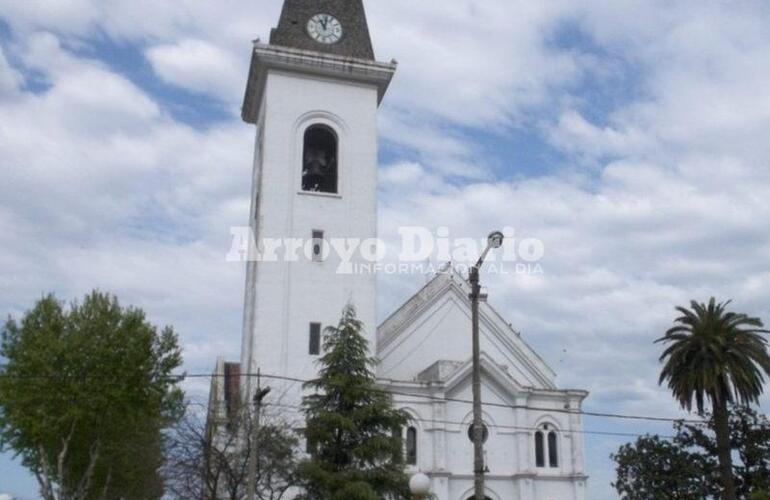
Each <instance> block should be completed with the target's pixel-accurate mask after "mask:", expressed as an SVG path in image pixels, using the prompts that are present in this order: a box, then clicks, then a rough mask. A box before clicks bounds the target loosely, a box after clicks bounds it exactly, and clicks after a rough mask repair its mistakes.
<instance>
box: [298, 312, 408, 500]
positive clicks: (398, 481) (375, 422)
mask: <svg viewBox="0 0 770 500" xmlns="http://www.w3.org/2000/svg"><path fill="white" fill-rule="evenodd" d="M362 330H363V324H362V323H361V321H359V320H358V319H357V317H356V311H355V308H354V307H353V306H352V305H348V306H346V307H345V309H344V310H343V312H342V318H341V319H340V321H339V324H338V326H337V327H329V328H327V329H326V330H325V331H324V352H325V354H324V355H323V357H321V359H320V361H319V363H320V365H321V369H320V372H319V376H318V378H317V379H315V380H312V381H310V382H308V383H306V384H305V388H306V389H311V390H312V391H313V394H312V395H310V396H307V397H306V398H305V399H304V411H305V415H306V430H305V437H306V439H307V440H308V443H312V446H311V448H312V449H313V452H312V453H311V457H310V459H308V460H306V461H305V462H303V463H302V464H301V465H300V469H299V470H300V476H301V478H302V479H303V483H304V484H303V486H304V487H305V490H306V495H305V496H306V498H307V499H312V500H380V499H383V498H407V497H408V495H409V490H408V479H407V477H406V474H405V473H404V463H403V454H402V440H401V434H400V432H398V431H395V430H396V429H400V428H402V427H403V426H404V425H405V424H406V422H407V417H406V415H405V414H404V413H403V412H401V411H398V410H395V409H394V408H393V406H392V401H391V398H390V395H389V394H387V393H386V392H384V391H383V390H382V389H380V388H378V387H377V386H376V380H375V376H374V372H373V367H374V365H375V361H374V360H373V359H372V358H370V357H369V355H368V347H369V346H368V342H367V341H366V339H365V338H364V337H363V335H362V334H361V332H362Z"/></svg>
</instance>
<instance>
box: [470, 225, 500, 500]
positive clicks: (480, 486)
mask: <svg viewBox="0 0 770 500" xmlns="http://www.w3.org/2000/svg"><path fill="white" fill-rule="evenodd" d="M502 245H503V233H501V232H500V231H495V232H493V233H491V234H490V235H489V237H488V238H487V247H486V248H485V249H484V251H483V252H482V253H481V256H480V257H479V260H478V261H477V262H476V265H474V266H473V267H471V269H470V273H469V276H468V281H469V282H470V285H471V293H470V295H469V297H470V299H471V323H472V336H473V478H474V479H473V487H474V492H475V495H474V497H475V500H484V442H483V439H484V438H483V436H484V427H483V425H484V424H483V422H482V415H481V362H480V348H479V300H480V299H486V296H482V294H481V285H480V284H479V270H480V269H481V266H482V264H484V259H485V258H486V256H487V254H488V253H489V251H490V250H491V249H493V248H500V247H501V246H502Z"/></svg>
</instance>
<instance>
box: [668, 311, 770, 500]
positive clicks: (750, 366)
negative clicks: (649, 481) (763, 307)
mask: <svg viewBox="0 0 770 500" xmlns="http://www.w3.org/2000/svg"><path fill="white" fill-rule="evenodd" d="M729 304H730V302H729V301H728V302H723V303H719V304H717V303H716V301H715V300H714V298H713V297H712V298H711V300H710V301H709V303H708V305H707V304H701V303H698V302H696V301H692V302H691V303H690V307H691V308H690V309H686V308H684V307H677V310H678V311H679V312H680V313H681V316H679V317H678V318H676V320H675V325H674V326H673V327H672V328H670V329H669V330H668V331H667V332H666V334H665V336H663V337H662V338H660V339H658V340H656V342H663V343H666V344H669V345H668V347H667V348H666V349H665V350H664V351H663V354H662V355H661V356H660V361H661V362H663V369H662V371H661V374H660V380H659V383H661V384H662V383H663V382H664V381H667V382H668V387H669V389H671V392H672V394H673V395H674V397H675V398H676V399H677V400H678V401H679V403H680V404H681V405H682V407H683V408H685V409H687V410H688V411H690V410H692V406H693V399H695V404H696V407H697V409H698V411H699V412H700V413H703V411H704V403H705V400H706V399H708V400H709V401H710V402H711V406H712V409H713V414H714V422H715V428H714V430H715V433H716V442H717V455H718V458H719V467H720V475H721V478H722V484H723V486H724V497H725V498H726V499H727V500H735V498H736V496H735V481H734V478H733V467H732V457H731V456H730V434H729V423H728V422H729V414H728V403H729V402H731V401H736V402H739V403H742V404H750V403H755V402H757V401H758V398H759V396H760V395H761V394H762V385H763V383H764V377H763V374H762V372H763V371H764V372H765V373H768V374H770V354H768V351H767V341H766V339H765V338H764V337H763V336H762V334H763V333H768V331H767V330H763V329H762V326H763V325H762V321H761V320H760V319H759V318H751V317H749V316H747V315H745V314H739V313H735V312H730V311H727V306H728V305H729Z"/></svg>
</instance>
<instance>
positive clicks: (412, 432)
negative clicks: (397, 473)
mask: <svg viewBox="0 0 770 500" xmlns="http://www.w3.org/2000/svg"><path fill="white" fill-rule="evenodd" d="M406 463H407V464H408V465H417V429H415V428H414V427H409V428H408V429H407V430H406Z"/></svg>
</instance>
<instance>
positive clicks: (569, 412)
mask: <svg viewBox="0 0 770 500" xmlns="http://www.w3.org/2000/svg"><path fill="white" fill-rule="evenodd" d="M395 71H396V65H395V63H381V62H377V61H376V60H375V58H374V51H373V49H372V44H371V40H370V36H369V31H368V26H367V22H366V16H365V13H364V7H363V2H362V0H285V1H284V6H283V10H282V13H281V18H280V20H279V23H278V26H277V27H276V28H275V29H274V30H273V31H272V33H271V36H270V41H269V43H259V42H256V43H255V45H254V48H253V53H252V63H251V69H250V72H249V78H248V84H247V90H246V96H245V99H244V105H243V111H242V116H243V119H244V121H246V122H248V123H252V124H255V125H256V130H257V133H256V146H255V155H254V169H253V178H252V196H251V200H252V207H251V213H250V216H249V225H250V228H251V231H252V232H253V234H254V235H255V237H256V239H257V242H258V248H257V249H254V252H255V254H259V256H264V254H265V253H266V252H267V253H270V252H277V246H276V244H275V242H278V241H280V242H286V241H289V240H291V241H302V242H308V245H307V249H308V250H309V254H308V255H307V256H306V257H305V256H303V255H302V254H303V251H302V250H305V248H304V247H303V248H294V249H293V251H294V253H295V254H299V255H300V258H297V259H290V258H277V259H271V260H270V261H266V260H265V259H262V258H252V259H249V261H248V263H247V269H246V287H245V298H244V314H243V318H244V319H243V337H242V351H241V360H240V362H239V363H224V362H223V361H221V360H220V361H219V362H218V363H217V368H216V373H215V374H216V375H217V376H215V377H214V378H213V379H212V390H211V395H210V416H211V418H218V417H221V416H222V415H220V413H222V412H226V411H227V409H228V408H233V407H234V406H235V405H233V400H234V399H237V398H240V399H241V400H243V401H249V400H250V399H251V397H250V396H251V394H253V392H254V390H255V378H254V377H239V375H240V374H244V373H250V374H255V373H258V372H259V373H262V374H265V375H266V376H270V377H274V378H272V379H270V381H269V384H270V386H271V387H272V389H273V392H272V394H273V395H277V396H276V397H277V398H278V399H279V401H280V403H281V405H282V407H283V408H285V409H286V410H285V411H286V416H287V418H290V419H301V414H300V413H299V412H298V407H299V405H300V403H301V398H302V395H303V390H302V384H301V381H302V380H308V379H310V378H313V377H314V376H315V374H316V370H317V365H316V361H317V360H318V358H319V356H320V354H321V350H322V346H321V332H322V331H323V328H325V327H326V326H329V325H336V323H337V321H338V320H339V315H340V312H341V311H342V309H343V307H344V306H345V305H346V304H347V303H348V302H353V303H354V304H355V306H356V308H357V311H358V316H359V319H361V320H362V321H363V323H364V324H365V325H366V334H367V338H368V340H369V344H370V346H372V347H373V349H375V353H373V354H375V356H376V357H377V358H378V360H379V365H378V367H377V375H378V379H379V381H380V385H381V386H382V387H383V388H385V389H386V390H388V391H389V392H391V393H392V395H393V401H394V404H395V405H396V406H397V407H398V408H401V409H403V410H404V411H405V412H406V413H407V414H408V415H409V416H410V418H411V420H410V425H409V427H408V428H407V429H405V430H404V432H405V436H404V438H405V439H404V441H405V445H406V449H405V453H406V459H407V463H408V467H409V471H418V470H419V471H422V472H424V473H425V474H427V475H428V476H429V477H430V479H431V483H432V491H433V492H434V494H435V495H436V498H437V499H438V500H466V499H467V498H468V497H470V496H472V494H473V473H472V470H473V449H472V445H471V442H470V440H469V438H468V428H469V424H470V421H471V419H472V412H471V405H470V404H469V401H470V400H471V363H470V359H471V338H470V331H471V320H470V317H471V316H470V300H469V298H468V294H469V292H470V287H469V285H468V283H467V281H466V280H465V278H464V277H463V276H461V275H460V274H459V273H457V272H456V271H454V270H453V269H452V268H451V267H450V268H448V269H447V270H446V271H445V272H441V273H438V274H437V275H436V276H435V277H433V278H432V279H431V281H430V282H429V283H428V284H426V286H425V287H424V288H422V289H421V290H419V291H418V292H417V293H416V294H415V295H414V296H413V297H412V298H410V299H409V300H408V301H407V302H406V303H404V304H403V305H402V306H401V307H400V308H399V309H397V310H396V311H395V312H393V314H391V315H390V316H389V317H388V318H387V319H386V320H385V321H384V322H383V323H382V324H381V325H379V326H376V318H377V311H376V276H375V275H374V274H373V273H366V272H358V273H357V272H340V265H341V264H342V260H341V258H340V257H339V255H337V254H336V253H335V252H331V251H329V248H328V246H329V245H328V243H327V242H328V241H329V239H331V238H354V239H357V240H358V241H364V240H367V239H373V238H376V236H377V155H378V144H377V115H378V108H379V105H380V102H381V101H382V99H383V98H384V97H385V94H386V91H387V89H388V87H389V85H390V83H391V79H392V78H393V75H394V74H395ZM271 242H272V243H271ZM266 246H267V247H270V246H273V247H272V248H265V247H266ZM282 250H283V251H286V248H285V247H282ZM250 257H254V255H250ZM284 257H285V255H284ZM358 258H361V256H360V254H356V256H355V257H353V264H354V265H355V264H357V262H356V260H355V259H358ZM480 338H481V353H482V354H481V358H482V397H483V401H484V422H485V425H486V431H485V435H486V436H487V439H486V443H485V464H486V468H487V470H488V471H487V473H486V475H485V478H486V481H485V482H486V485H485V486H486V491H487V493H486V494H487V496H488V497H489V498H490V499H492V500H513V499H515V500H529V499H542V500H583V499H584V498H585V490H586V481H587V476H586V475H585V470H584V460H583V438H582V421H581V418H580V409H581V404H582V401H583V400H584V398H585V397H586V396H587V393H586V392H585V391H581V390H563V389H558V388H557V387H556V385H555V383H554V378H555V374H554V372H553V371H552V370H551V369H550V368H549V367H548V366H547V365H546V363H545V362H544V361H543V360H542V359H541V358H540V357H539V356H538V355H537V354H536V353H535V352H534V351H533V350H532V349H531V348H530V347H529V346H528V345H527V344H526V343H525V342H524V341H523V340H522V338H521V336H520V335H519V334H518V333H517V332H516V331H514V330H513V328H512V327H511V326H510V325H509V324H508V323H507V322H506V321H505V320H504V319H503V318H501V317H500V315H499V314H498V313H496V312H495V311H494V309H493V308H492V307H491V306H489V305H488V304H486V303H482V304H481V307H480Z"/></svg>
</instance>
